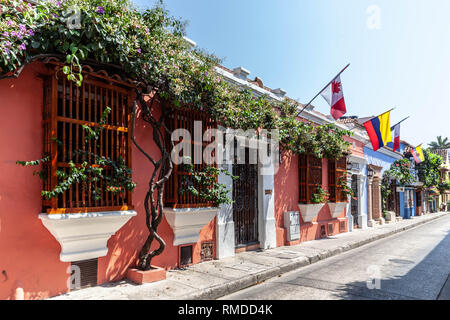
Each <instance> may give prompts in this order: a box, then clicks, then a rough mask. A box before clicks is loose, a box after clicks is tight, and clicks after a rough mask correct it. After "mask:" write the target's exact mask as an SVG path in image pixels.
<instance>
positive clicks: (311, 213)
mask: <svg viewBox="0 0 450 320" xmlns="http://www.w3.org/2000/svg"><path fill="white" fill-rule="evenodd" d="M328 197H329V194H328V193H327V192H325V190H323V189H322V187H321V186H319V185H317V187H316V192H315V193H313V194H312V195H311V199H310V201H309V203H308V204H303V203H299V204H298V207H299V209H300V213H301V215H302V218H303V221H304V222H312V221H313V220H314V218H315V217H317V215H318V214H319V212H320V210H322V208H323V207H324V206H325V204H326V203H327V202H328Z"/></svg>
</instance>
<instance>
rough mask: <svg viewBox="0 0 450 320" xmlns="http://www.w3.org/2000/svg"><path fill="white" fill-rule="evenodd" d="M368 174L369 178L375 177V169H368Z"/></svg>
mask: <svg viewBox="0 0 450 320" xmlns="http://www.w3.org/2000/svg"><path fill="white" fill-rule="evenodd" d="M367 176H368V177H369V178H372V177H373V170H372V169H368V170H367Z"/></svg>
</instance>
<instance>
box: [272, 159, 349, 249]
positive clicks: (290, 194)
mask: <svg viewBox="0 0 450 320" xmlns="http://www.w3.org/2000/svg"><path fill="white" fill-rule="evenodd" d="M274 179H275V181H274V182H275V220H276V225H277V227H276V228H277V246H284V245H295V244H299V243H300V242H304V241H311V240H315V239H319V238H320V226H321V225H322V224H324V225H325V226H327V225H328V223H333V233H334V234H337V233H340V231H339V222H340V220H339V219H341V220H342V221H344V218H345V214H346V213H345V210H343V211H342V213H341V215H340V216H339V217H338V218H336V219H333V218H332V217H331V214H330V209H329V207H328V205H325V206H324V207H323V208H322V210H321V211H320V212H319V214H318V215H317V217H316V218H314V220H313V221H312V222H311V223H306V222H304V221H303V219H302V218H301V216H300V240H297V241H292V242H287V240H286V229H285V226H284V217H283V215H284V212H286V211H299V207H298V192H299V188H298V156H297V155H292V154H291V153H290V152H283V156H282V163H281V164H280V167H279V170H278V172H277V173H276V175H275V178H274ZM322 187H323V189H324V190H328V161H327V160H326V159H323V160H322ZM326 228H327V227H326ZM346 230H347V227H346Z"/></svg>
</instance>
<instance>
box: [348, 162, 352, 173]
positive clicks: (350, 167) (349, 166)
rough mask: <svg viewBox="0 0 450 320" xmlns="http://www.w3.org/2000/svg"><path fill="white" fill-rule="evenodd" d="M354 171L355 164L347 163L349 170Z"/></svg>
mask: <svg viewBox="0 0 450 320" xmlns="http://www.w3.org/2000/svg"><path fill="white" fill-rule="evenodd" d="M352 169H353V163H351V162H347V170H348V171H350V170H352Z"/></svg>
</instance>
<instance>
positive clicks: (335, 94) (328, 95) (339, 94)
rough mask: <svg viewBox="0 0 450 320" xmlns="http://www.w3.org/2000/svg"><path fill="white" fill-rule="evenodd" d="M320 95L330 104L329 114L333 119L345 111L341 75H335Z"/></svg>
mask: <svg viewBox="0 0 450 320" xmlns="http://www.w3.org/2000/svg"><path fill="white" fill-rule="evenodd" d="M320 94H321V96H322V97H323V98H324V99H325V100H326V101H327V102H328V104H329V105H330V106H331V111H330V113H331V115H332V116H333V118H334V119H335V120H337V119H339V118H340V117H342V116H343V115H344V114H346V113H347V109H346V108H345V100H344V92H343V90H342V82H341V77H340V76H337V77H336V78H335V79H334V80H333V81H331V83H330V84H329V85H328V87H326V88H325V89H324V90H323V91H322V92H321V93H320Z"/></svg>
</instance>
